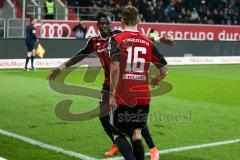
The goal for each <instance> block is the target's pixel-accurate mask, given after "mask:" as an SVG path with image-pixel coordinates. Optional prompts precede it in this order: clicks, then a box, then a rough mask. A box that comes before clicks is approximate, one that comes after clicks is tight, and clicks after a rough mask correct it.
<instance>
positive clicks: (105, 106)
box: [99, 84, 110, 117]
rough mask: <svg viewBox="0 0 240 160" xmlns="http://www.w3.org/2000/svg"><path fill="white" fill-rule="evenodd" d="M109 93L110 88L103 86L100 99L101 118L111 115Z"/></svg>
mask: <svg viewBox="0 0 240 160" xmlns="http://www.w3.org/2000/svg"><path fill="white" fill-rule="evenodd" d="M109 91H110V88H109V86H108V85H106V84H103V88H102V91H101V96H100V99H99V109H100V111H99V113H100V114H99V115H100V117H103V116H106V115H108V114H109Z"/></svg>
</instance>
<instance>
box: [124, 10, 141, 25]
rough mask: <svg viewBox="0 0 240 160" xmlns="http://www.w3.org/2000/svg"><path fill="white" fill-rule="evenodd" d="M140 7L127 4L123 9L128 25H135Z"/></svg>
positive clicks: (125, 21)
mask: <svg viewBox="0 0 240 160" xmlns="http://www.w3.org/2000/svg"><path fill="white" fill-rule="evenodd" d="M138 16H139V15H138V9H137V8H136V7H133V6H126V7H124V9H123V11H122V19H123V21H124V23H125V24H126V25H127V26H135V25H136V24H137V23H138V21H139V17H138Z"/></svg>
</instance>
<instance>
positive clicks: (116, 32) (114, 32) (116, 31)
mask: <svg viewBox="0 0 240 160" xmlns="http://www.w3.org/2000/svg"><path fill="white" fill-rule="evenodd" d="M120 33H122V31H121V30H119V29H114V30H112V34H113V35H116V34H120Z"/></svg>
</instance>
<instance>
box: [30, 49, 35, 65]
mask: <svg viewBox="0 0 240 160" xmlns="http://www.w3.org/2000/svg"><path fill="white" fill-rule="evenodd" d="M35 55H36V51H35V49H33V51H32V54H31V68H32V70H34V59H35Z"/></svg>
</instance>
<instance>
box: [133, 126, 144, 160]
mask: <svg viewBox="0 0 240 160" xmlns="http://www.w3.org/2000/svg"><path fill="white" fill-rule="evenodd" d="M131 142H132V146H133V153H134V156H135V158H136V159H137V160H144V153H145V152H144V146H143V143H142V140H141V128H138V129H135V130H134V131H133V136H132V139H131Z"/></svg>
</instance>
